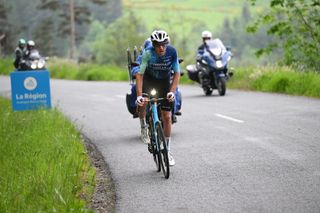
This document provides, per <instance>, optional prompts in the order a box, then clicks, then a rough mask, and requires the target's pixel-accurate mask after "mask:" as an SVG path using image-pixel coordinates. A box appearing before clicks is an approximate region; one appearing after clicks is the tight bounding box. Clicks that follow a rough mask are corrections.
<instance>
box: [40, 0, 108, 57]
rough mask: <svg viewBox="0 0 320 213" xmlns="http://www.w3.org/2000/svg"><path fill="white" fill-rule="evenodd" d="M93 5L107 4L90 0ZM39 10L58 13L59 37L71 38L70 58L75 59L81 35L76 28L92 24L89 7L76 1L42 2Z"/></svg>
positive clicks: (103, 0) (50, 0) (102, 1)
mask: <svg viewBox="0 0 320 213" xmlns="http://www.w3.org/2000/svg"><path fill="white" fill-rule="evenodd" d="M90 2H91V3H93V4H99V5H101V4H105V3H106V1H105V0H90ZM38 8H39V9H42V10H51V11H57V12H58V13H59V17H60V24H59V27H58V28H59V35H60V36H61V37H69V58H71V59H74V58H75V52H76V40H77V39H79V35H77V33H76V27H77V26H79V25H83V24H88V23H90V21H91V20H90V16H91V13H90V10H89V8H88V6H87V5H81V6H80V5H79V4H77V3H75V2H74V0H64V1H60V0H41V3H40V4H39V5H38Z"/></svg>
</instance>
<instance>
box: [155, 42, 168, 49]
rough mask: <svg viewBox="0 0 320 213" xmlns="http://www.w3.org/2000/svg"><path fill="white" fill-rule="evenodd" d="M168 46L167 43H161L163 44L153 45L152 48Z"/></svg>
mask: <svg viewBox="0 0 320 213" xmlns="http://www.w3.org/2000/svg"><path fill="white" fill-rule="evenodd" d="M167 46H168V43H166V42H163V43H154V47H164V48H166V47H167Z"/></svg>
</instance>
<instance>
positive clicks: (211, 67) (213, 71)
mask: <svg viewBox="0 0 320 213" xmlns="http://www.w3.org/2000/svg"><path fill="white" fill-rule="evenodd" d="M231 57H232V53H231V51H230V49H227V48H225V46H224V45H223V43H222V42H221V40H220V39H214V40H208V41H206V48H205V51H204V54H203V55H202V57H200V58H199V59H198V60H197V64H196V65H188V66H187V67H186V69H187V72H188V76H189V78H190V79H191V80H193V81H196V82H198V83H199V84H200V85H201V87H202V89H203V92H204V94H205V95H208V96H209V95H211V94H212V92H213V90H214V89H217V90H218V93H219V95H220V96H224V95H225V94H226V88H227V80H228V79H229V78H230V77H231V76H232V75H233V73H232V72H228V63H229V61H230V60H231Z"/></svg>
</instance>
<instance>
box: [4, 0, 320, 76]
mask: <svg viewBox="0 0 320 213" xmlns="http://www.w3.org/2000/svg"><path fill="white" fill-rule="evenodd" d="M319 26H320V1H319V0H269V1H261V0H247V1H246V0H242V1H236V0H229V1H221V0H219V1H214V2H212V3H208V1H203V0H201V1H193V0H186V1H178V0H174V1H166V0H153V1H142V0H123V1H118V0H89V1H85V0H77V1H75V0H35V1H32V3H30V2H27V1H24V0H10V1H9V0H0V54H1V55H2V57H14V55H13V52H14V49H15V47H16V45H17V41H18V40H19V38H25V39H32V40H34V41H35V42H36V46H37V48H38V49H39V50H40V52H41V53H42V54H43V55H45V56H49V57H59V58H69V59H72V60H75V61H78V62H93V63H98V64H108V65H117V66H124V65H125V64H126V58H125V57H126V49H127V48H128V47H130V48H133V47H134V46H138V47H140V46H141V45H142V44H143V41H144V40H145V39H146V38H147V37H148V36H149V35H150V33H151V32H152V30H154V29H160V28H161V29H164V30H166V31H167V32H168V33H169V35H170V38H171V43H172V44H173V45H174V46H175V47H176V48H177V49H178V54H179V56H180V57H182V58H184V59H185V61H186V62H187V63H192V62H193V61H194V60H195V54H196V50H197V47H198V46H199V45H200V44H201V37H200V35H201V32H202V31H203V30H210V31H211V32H212V33H213V36H214V37H218V38H220V39H221V40H222V41H223V42H224V44H225V45H226V46H229V47H231V48H232V52H233V55H234V60H233V63H234V64H235V65H237V66H249V65H268V64H280V65H288V66H292V67H294V68H295V69H298V70H301V71H306V70H315V71H319V70H320V60H319V55H320V54H319V53H320V28H319Z"/></svg>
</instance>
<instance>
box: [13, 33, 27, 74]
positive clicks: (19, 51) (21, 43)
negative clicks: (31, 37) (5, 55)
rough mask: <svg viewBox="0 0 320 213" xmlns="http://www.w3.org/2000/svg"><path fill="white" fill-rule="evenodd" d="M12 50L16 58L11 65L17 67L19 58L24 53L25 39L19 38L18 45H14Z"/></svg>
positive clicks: (21, 57)
mask: <svg viewBox="0 0 320 213" xmlns="http://www.w3.org/2000/svg"><path fill="white" fill-rule="evenodd" d="M14 52H15V56H16V58H15V60H14V62H13V65H14V67H15V68H16V69H18V68H19V64H20V61H21V59H23V57H24V56H25V54H26V40H24V39H23V38H21V39H19V42H18V46H17V47H16V49H15V51H14Z"/></svg>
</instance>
